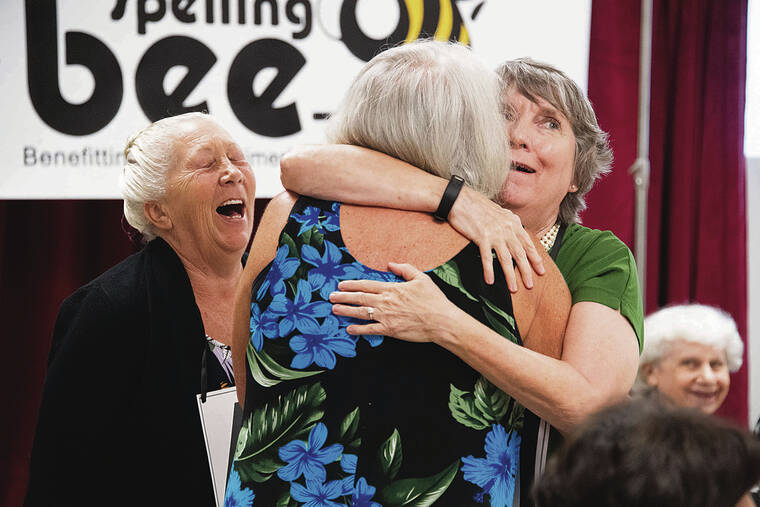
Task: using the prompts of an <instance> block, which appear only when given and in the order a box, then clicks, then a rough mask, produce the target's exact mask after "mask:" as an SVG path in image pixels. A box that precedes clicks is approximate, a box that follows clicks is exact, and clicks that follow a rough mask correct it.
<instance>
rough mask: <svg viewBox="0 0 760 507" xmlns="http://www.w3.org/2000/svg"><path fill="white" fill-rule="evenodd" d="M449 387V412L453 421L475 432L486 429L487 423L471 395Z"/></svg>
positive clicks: (451, 386) (451, 385) (452, 386)
mask: <svg viewBox="0 0 760 507" xmlns="http://www.w3.org/2000/svg"><path fill="white" fill-rule="evenodd" d="M449 387H450V390H449V410H451V415H452V416H453V417H454V419H455V420H456V421H457V422H460V423H462V424H464V425H465V426H467V427H468V428H474V429H476V430H484V429H486V428H488V426H489V421H488V419H487V418H486V416H485V414H483V413H482V412H481V411H480V410H479V409H478V407H477V406H476V405H475V397H474V396H473V394H472V393H470V392H467V391H462V390H460V389H457V388H456V387H455V386H454V385H453V384H450V385H449Z"/></svg>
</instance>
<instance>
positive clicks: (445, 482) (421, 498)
mask: <svg viewBox="0 0 760 507" xmlns="http://www.w3.org/2000/svg"><path fill="white" fill-rule="evenodd" d="M458 470H459V460H456V461H455V462H453V463H452V464H451V465H449V466H448V467H446V469H444V470H443V471H442V472H440V473H438V474H436V475H432V476H430V477H424V478H421V479H401V480H398V481H394V482H392V483H390V484H388V485H387V486H386V487H384V488H383V489H382V491H380V502H381V503H382V504H383V505H384V506H385V507H397V506H415V507H427V506H428V505H432V504H433V502H435V501H436V500H438V499H439V498H440V497H441V495H443V493H444V492H445V491H446V489H447V488H448V487H449V485H450V484H451V482H452V481H453V480H454V477H455V476H456V475H457V471H458Z"/></svg>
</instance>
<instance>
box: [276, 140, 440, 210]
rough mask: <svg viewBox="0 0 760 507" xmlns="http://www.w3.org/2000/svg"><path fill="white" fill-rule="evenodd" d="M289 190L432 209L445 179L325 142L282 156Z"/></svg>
mask: <svg viewBox="0 0 760 507" xmlns="http://www.w3.org/2000/svg"><path fill="white" fill-rule="evenodd" d="M280 179H281V180H282V184H283V186H284V187H285V188H287V189H288V190H291V191H293V192H297V193H299V194H302V195H309V196H312V197H316V198H318V199H329V200H335V201H341V202H345V203H349V204H359V205H365V206H379V207H384V208H396V209H404V210H409V211H422V212H426V213H432V212H434V211H435V210H436V209H437V207H438V202H439V201H440V199H441V195H443V191H444V189H445V188H446V180H444V179H442V178H439V177H437V176H433V175H432V174H429V173H427V172H425V171H422V170H420V169H418V168H416V167H414V166H412V165H409V164H407V163H406V162H403V161H401V160H399V159H396V158H393V157H391V156H389V155H386V154H384V153H381V152H379V151H374V150H371V149H368V148H362V147H360V146H352V145H348V144H326V145H312V146H302V147H298V148H295V149H293V150H292V151H290V152H289V153H286V154H285V156H283V157H282V159H281V160H280Z"/></svg>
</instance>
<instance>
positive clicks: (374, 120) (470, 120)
mask: <svg viewBox="0 0 760 507" xmlns="http://www.w3.org/2000/svg"><path fill="white" fill-rule="evenodd" d="M500 90H501V87H500V80H499V77H498V76H497V75H496V73H494V72H493V71H492V70H490V69H489V68H488V67H487V66H486V65H485V64H484V63H483V62H481V61H480V60H479V59H478V58H477V57H475V55H473V54H472V52H471V51H470V50H469V49H468V48H467V47H466V46H463V45H461V44H455V43H448V42H437V41H431V40H426V41H417V42H412V43H409V44H405V45H403V46H399V47H395V48H392V49H389V50H386V51H384V52H382V53H380V54H379V55H377V56H375V57H374V58H373V59H372V60H370V61H369V62H368V63H367V64H366V65H365V66H364V68H363V69H362V70H361V71H360V72H359V75H358V76H357V77H356V79H354V81H353V83H351V86H350V87H349V89H348V91H347V93H346V96H345V97H344V99H343V102H342V104H341V106H340V107H339V110H338V111H337V112H336V113H335V114H334V115H333V116H332V118H331V121H330V125H329V129H328V140H329V142H332V143H343V144H353V145H357V146H364V147H367V148H371V149H374V150H377V151H381V152H383V153H386V154H388V155H390V156H392V157H395V158H398V159H401V160H403V161H405V162H407V163H409V164H412V165H414V166H416V167H419V168H420V169H423V170H425V171H427V172H429V173H432V174H435V175H437V176H440V177H442V178H446V179H448V178H450V177H451V175H454V174H456V175H459V176H461V177H462V178H463V179H464V180H465V182H466V183H467V184H468V185H470V186H471V187H472V188H474V189H475V190H478V191H480V192H482V193H484V194H485V195H487V196H489V197H494V196H495V195H496V194H497V193H498V192H499V190H500V189H501V187H502V185H503V184H504V180H505V179H506V176H507V172H508V170H509V163H510V161H509V143H508V139H507V136H506V123H505V122H504V119H503V117H502V115H501V113H500V109H501V108H500Z"/></svg>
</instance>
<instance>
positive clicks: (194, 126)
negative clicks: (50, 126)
mask: <svg viewBox="0 0 760 507" xmlns="http://www.w3.org/2000/svg"><path fill="white" fill-rule="evenodd" d="M124 154H125V160H126V163H125V165H124V168H123V173H122V181H121V189H122V193H123V195H124V215H125V216H126V219H127V220H128V222H129V223H130V225H132V226H133V227H134V228H135V229H137V230H138V231H139V232H140V233H141V234H142V237H143V239H144V240H146V241H147V244H146V245H145V247H144V248H143V249H142V251H140V252H139V253H136V254H134V255H132V256H131V257H129V258H127V259H126V260H124V261H123V262H121V263H119V264H118V265H116V266H114V267H113V268H111V269H110V270H108V271H106V272H105V273H104V274H102V275H101V276H100V277H98V278H96V279H95V280H93V281H92V282H90V283H88V284H87V285H85V286H84V287H82V288H80V289H78V290H77V291H76V292H75V293H74V294H72V295H71V296H70V297H69V298H68V299H66V301H64V302H63V304H62V305H61V309H60V312H59V314H58V320H57V321H56V325H55V332H54V334H53V342H52V349H51V352H50V358H49V360H48V369H47V376H46V379H45V388H44V392H43V397H42V405H41V407H40V412H39V421H38V424H37V433H36V436H35V441H34V448H33V451H32V461H31V474H30V475H31V477H30V483H29V491H28V494H27V499H26V505H29V506H32V505H34V506H37V505H39V506H51V505H98V506H99V505H203V506H211V505H214V493H213V489H212V484H211V478H210V474H209V466H208V458H207V457H206V449H205V443H204V439H203V433H202V430H201V422H200V418H199V415H198V407H197V402H196V394H197V393H199V392H201V391H205V390H209V391H211V390H216V389H219V388H220V387H222V386H224V385H234V379H233V377H232V370H231V358H230V352H229V351H230V347H229V345H230V341H231V338H232V336H231V335H232V331H231V319H232V300H233V295H234V289H235V286H236V284H237V281H238V278H239V276H240V274H241V273H242V271H243V266H242V263H241V258H242V255H243V251H244V250H245V248H246V246H247V244H248V239H249V237H250V234H251V230H252V227H253V200H254V192H255V189H256V182H255V180H254V176H253V172H252V171H251V168H250V166H249V165H248V163H247V162H246V160H245V158H244V157H243V154H242V152H241V150H240V147H239V146H238V145H237V144H236V143H235V141H234V140H233V139H232V138H231V137H230V135H229V134H228V133H227V132H226V131H225V130H224V129H222V128H221V127H220V126H219V124H217V123H216V122H215V121H214V120H212V119H211V118H210V117H209V116H207V115H203V114H200V113H190V114H185V115H181V116H175V117H172V118H166V119H164V120H161V121H158V122H156V123H154V124H152V125H151V126H149V127H148V128H146V129H144V130H142V131H140V132H139V133H138V134H136V135H135V136H133V137H132V138H131V139H130V140H129V142H128V144H127V147H126V149H125V152H124Z"/></svg>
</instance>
